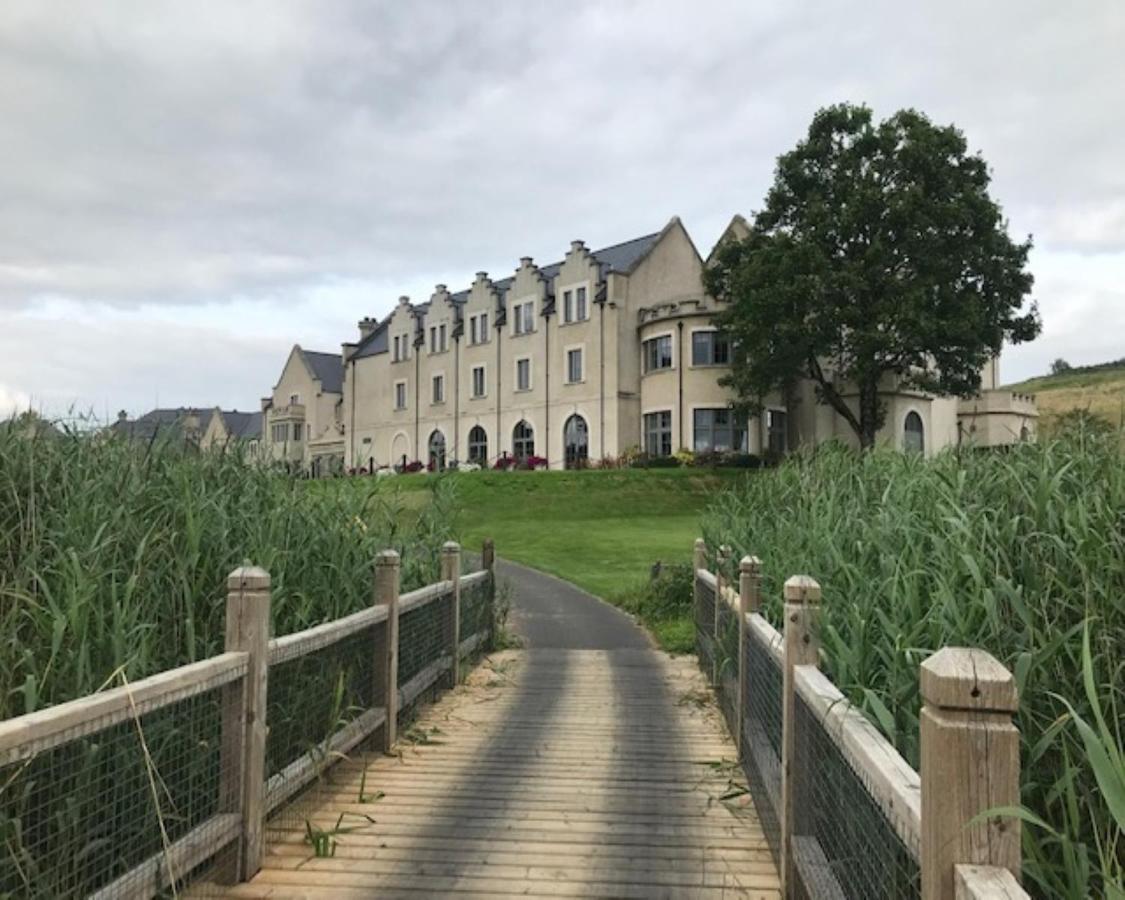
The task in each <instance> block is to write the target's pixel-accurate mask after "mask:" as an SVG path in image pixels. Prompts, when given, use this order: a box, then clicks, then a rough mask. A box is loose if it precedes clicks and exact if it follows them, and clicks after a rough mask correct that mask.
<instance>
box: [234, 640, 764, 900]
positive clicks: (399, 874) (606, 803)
mask: <svg viewBox="0 0 1125 900" xmlns="http://www.w3.org/2000/svg"><path fill="white" fill-rule="evenodd" d="M400 746H401V750H400V751H399V753H398V754H397V755H395V756H383V755H376V754H369V755H368V756H367V757H366V758H352V759H348V760H345V761H343V762H341V763H340V764H338V765H337V766H336V767H335V768H334V769H333V771H332V773H331V775H330V778H329V780H328V781H327V782H326V783H325V784H322V785H320V786H317V787H314V788H313V789H311V790H310V791H309V792H307V793H306V794H305V795H304V796H303V797H302V798H301V799H300V800H299V801H298V802H296V803H294V804H292V805H291V806H289V807H288V808H286V809H284V810H282V811H281V813H280V814H278V815H277V816H275V817H274V818H273V819H271V821H270V822H269V823H268V826H267V850H266V856H265V859H264V863H263V869H262V871H261V872H260V873H259V874H258V875H257V876H256V877H255V878H254V879H253V880H252V881H250V882H249V883H247V884H242V885H237V886H233V887H230V888H225V889H223V894H224V895H225V896H230V897H271V898H281V897H290V898H292V897H372V896H378V897H394V896H412V897H417V896H431V897H432V896H444V895H449V894H454V895H456V896H458V897H464V896H477V897H497V896H504V895H511V894H519V895H524V896H556V897H557V896H582V897H590V896H602V897H662V896H664V897H701V898H703V897H707V898H710V897H777V896H778V877H777V870H776V868H775V866H774V863H773V859H772V857H771V856H770V852H769V850H768V849H767V845H766V841H765V838H764V836H763V834H762V831H761V827H760V826H759V824H758V820H757V817H756V815H755V813H754V809H753V806H752V805H750V803H749V800H748V797H747V795H745V794H739V793H737V785H738V784H739V783H740V782H741V781H742V774H741V771H740V770H739V769H738V768H737V766H736V765H734V762H733V760H734V755H735V753H734V747H733V745H732V743H731V742H730V740H729V738H728V737H727V736H726V732H725V730H724V728H723V725H722V723H721V720H720V719H719V718H718V713H717V711H716V710H715V708H714V706H713V705H712V703H711V701H710V699H709V693H708V691H707V688H706V685H705V683H704V680H703V678H702V676H701V675H700V674H699V672H698V669H697V668H696V666H695V661H694V658H691V657H688V658H682V659H670V658H669V657H667V656H665V655H664V654H662V653H658V652H656V651H651V650H613V651H601V650H549V649H534V650H527V651H507V652H505V653H501V654H495V655H493V656H492V657H491V658H489V659H486V660H485V661H484V662H483V663H482V664H481V666H479V667H478V668H477V669H475V670H474V671H473V672H472V673H471V674H470V677H469V679H468V681H467V682H466V684H465V685H463V686H462V687H459V688H458V689H457V690H455V691H452V692H450V693H448V694H445V695H444V696H443V697H442V698H441V699H440V700H439V702H438V703H437V704H435V705H434V706H432V707H429V708H427V709H425V710H424V711H423V713H422V715H421V716H420V718H419V720H418V721H417V722H416V723H415V725H414V726H413V727H411V728H408V729H407V731H406V732H405V734H404V736H403V738H402V740H401V741H400ZM732 785H733V786H735V788H736V790H735V791H732ZM732 793H734V794H735V796H729V795H731V794H732ZM341 817H342V818H341ZM368 817H369V818H368ZM306 823H311V825H312V827H313V829H314V831H315V829H322V830H324V831H327V832H331V831H336V833H335V834H334V835H333V836H332V838H331V840H334V842H335V846H334V855H333V856H329V857H321V858H318V857H317V856H315V855H314V853H313V850H312V847H311V845H310V842H309V840H308V826H307V825H306Z"/></svg>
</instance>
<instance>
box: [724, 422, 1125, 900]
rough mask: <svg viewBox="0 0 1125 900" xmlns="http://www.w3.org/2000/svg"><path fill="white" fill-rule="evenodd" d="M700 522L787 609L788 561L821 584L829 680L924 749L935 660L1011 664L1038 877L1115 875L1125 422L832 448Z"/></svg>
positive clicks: (1120, 819) (735, 494)
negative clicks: (1088, 430) (1104, 427)
mask: <svg viewBox="0 0 1125 900" xmlns="http://www.w3.org/2000/svg"><path fill="white" fill-rule="evenodd" d="M704 536H705V537H706V539H707V541H708V544H709V546H712V547H714V546H718V545H719V544H722V543H729V544H731V545H732V546H733V547H734V549H735V551H736V553H737V554H738V555H739V556H741V555H743V554H746V553H754V554H757V555H758V556H760V557H761V558H762V560H763V567H764V572H765V588H766V591H765V593H766V596H767V597H768V598H769V607H768V613H769V614H771V616H772V617H773V618H774V621H775V622H777V621H779V619H778V613H779V609H778V605H779V599H778V598H779V597H780V593H781V590H780V589H781V582H782V581H783V580H784V578H785V577H786V576H788V575H791V574H795V573H806V574H810V575H813V576H814V577H816V578H817V579H818V580H819V581H820V582H821V585H822V587H823V591H824V606H823V613H822V618H823V626H822V641H823V646H824V648H825V650H826V655H827V660H828V661H827V668H828V669H829V670H830V674H831V676H832V678H833V680H834V681H835V682H836V684H837V685H839V687H840V688H841V690H843V691H844V693H845V694H847V695H848V696H849V697H850V699H851V700H852V701H853V702H855V703H856V704H858V705H859V706H860V707H861V708H862V709H863V710H864V711H865V712H866V713H867V715H868V716H869V717H870V718H871V719H872V720H873V721H874V722H875V723H876V724H878V726H879V727H881V728H882V730H883V731H884V732H885V733H886V734H887V736H888V737H889V738H890V739H891V740H892V741H894V743H895V744H896V745H897V746H898V747H899V749H900V750H901V751H902V752H903V753H904V755H905V756H906V757H907V758H908V759H909V760H910V761H911V762H912V763H913V764H914V765H915V766H917V765H918V711H919V703H920V698H919V692H918V666H919V664H920V663H921V662H922V660H923V659H925V658H926V657H927V656H928V655H929V654H930V653H932V652H933V651H935V650H937V649H938V648H940V647H942V646H945V645H954V646H971V647H983V648H985V649H987V650H989V651H990V652H991V653H993V654H994V655H995V656H996V657H997V658H999V659H1000V660H1001V661H1002V662H1004V663H1005V664H1006V665H1007V666H1008V667H1009V668H1010V669H1011V670H1012V671H1013V672H1014V673H1015V678H1016V681H1017V683H1018V686H1019V691H1020V697H1021V702H1020V711H1019V714H1018V725H1019V728H1020V732H1021V736H1022V742H1023V747H1022V750H1023V753H1022V766H1023V769H1022V788H1021V795H1022V803H1023V805H1024V807H1025V808H1026V810H1027V817H1026V821H1028V822H1029V823H1031V822H1032V821H1033V819H1032V817H1038V818H1039V819H1040V820H1042V824H1041V825H1036V824H1028V825H1026V826H1025V828H1024V834H1025V859H1026V861H1027V862H1026V875H1027V877H1028V879H1029V880H1030V883H1031V884H1032V886H1033V888H1034V889H1035V890H1036V891H1038V892H1041V893H1043V894H1045V895H1053V896H1072V897H1085V896H1106V895H1113V892H1114V890H1115V885H1116V886H1117V889H1119V886H1120V884H1121V878H1122V871H1123V868H1125V866H1123V861H1122V857H1123V854H1125V836H1123V835H1125V831H1123V829H1125V814H1123V813H1122V804H1123V803H1125V794H1122V793H1121V792H1122V791H1123V790H1125V788H1123V787H1122V785H1123V784H1125V778H1123V777H1122V775H1121V773H1120V772H1117V773H1114V772H1112V771H1110V770H1111V769H1113V768H1114V767H1115V766H1117V765H1120V761H1121V760H1122V759H1123V757H1122V754H1121V749H1120V748H1121V746H1122V735H1123V731H1125V726H1123V724H1122V716H1123V715H1125V668H1123V667H1125V460H1123V458H1122V455H1121V452H1120V449H1119V443H1118V440H1117V436H1116V435H1110V436H1107V437H1096V436H1092V435H1089V434H1079V435H1077V436H1073V437H1072V438H1070V439H1066V440H1059V441H1054V442H1051V443H1047V444H1042V445H1024V446H1019V447H1014V448H1012V449H1011V451H1010V452H1008V453H1003V454H977V453H974V454H968V455H964V456H957V455H955V454H952V453H949V454H945V455H942V456H939V457H938V458H936V459H934V460H929V461H927V460H923V459H921V458H918V457H915V456H908V455H903V454H901V453H897V452H893V451H887V452H874V453H870V454H867V455H862V456H861V455H857V454H855V453H852V452H849V451H847V450H845V449H843V448H840V447H826V448H822V449H821V450H820V451H819V452H817V453H815V454H814V455H812V456H810V457H808V458H803V459H797V460H794V461H792V462H790V463H788V464H786V465H784V466H783V467H781V468H780V469H778V470H777V471H776V472H772V473H769V474H763V475H760V476H757V477H754V478H750V479H748V480H747V481H746V482H745V484H744V485H743V486H742V487H740V488H736V489H734V490H731V491H729V492H728V493H726V494H724V495H722V496H720V497H719V499H718V500H717V501H716V502H715V503H714V505H713V506H712V507H711V509H710V510H709V512H708V514H707V515H706V517H705V522H704ZM1087 629H1088V632H1089V648H1090V649H1089V654H1088V656H1087V657H1086V659H1085V661H1084V658H1083V635H1084V632H1085V631H1086V630H1087ZM1084 662H1085V665H1084ZM1094 723H1097V724H1096V725H1095V724H1094ZM1091 736H1093V737H1095V738H1096V740H1094V741H1091V740H1090V737H1091ZM1099 745H1100V746H1101V752H1099V750H1098V747H1099ZM1115 761H1116V762H1115ZM1115 777H1116V780H1115Z"/></svg>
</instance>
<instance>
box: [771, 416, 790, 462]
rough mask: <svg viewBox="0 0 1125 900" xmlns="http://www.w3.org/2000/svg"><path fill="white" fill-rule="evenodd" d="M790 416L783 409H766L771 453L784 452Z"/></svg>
mask: <svg viewBox="0 0 1125 900" xmlns="http://www.w3.org/2000/svg"><path fill="white" fill-rule="evenodd" d="M788 430H789V429H788V416H787V415H786V413H785V412H784V411H783V410H780V409H770V410H767V411H766V431H767V432H768V438H767V444H766V446H767V447H768V448H769V451H770V452H771V453H778V454H781V453H784V452H785V450H786V446H787V444H788V440H787V438H786V435H787V433H788Z"/></svg>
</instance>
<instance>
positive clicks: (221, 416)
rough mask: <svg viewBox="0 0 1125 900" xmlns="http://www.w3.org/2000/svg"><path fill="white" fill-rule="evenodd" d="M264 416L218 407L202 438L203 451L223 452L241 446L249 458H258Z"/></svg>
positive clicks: (212, 414) (201, 447)
mask: <svg viewBox="0 0 1125 900" xmlns="http://www.w3.org/2000/svg"><path fill="white" fill-rule="evenodd" d="M261 440H262V414H261V413H260V412H239V411H238V410H237V409H231V410H223V409H219V408H218V407H216V408H215V409H214V411H213V412H212V413H211V418H210V421H208V423H207V428H206V429H205V430H204V432H203V437H202V438H200V441H199V448H200V449H201V450H223V449H226V448H228V447H233V446H235V445H238V446H241V447H242V448H243V449H244V450H245V451H246V454H247V456H248V457H251V458H253V457H256V456H257V455H258V453H259V451H260V449H261Z"/></svg>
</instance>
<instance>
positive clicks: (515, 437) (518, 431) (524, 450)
mask: <svg viewBox="0 0 1125 900" xmlns="http://www.w3.org/2000/svg"><path fill="white" fill-rule="evenodd" d="M512 455H513V456H514V457H515V458H516V459H518V460H521V461H522V460H525V459H527V458H528V457H529V456H534V455H535V431H534V430H533V429H532V427H531V426H530V425H528V424H527V422H525V421H523V420H522V419H521V420H520V421H519V422H518V423H517V424H516V427H515V428H513V429H512Z"/></svg>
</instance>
